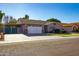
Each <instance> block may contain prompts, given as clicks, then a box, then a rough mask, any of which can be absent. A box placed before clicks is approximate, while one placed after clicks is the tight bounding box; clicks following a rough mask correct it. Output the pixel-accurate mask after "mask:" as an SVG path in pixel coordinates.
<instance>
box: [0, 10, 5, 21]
mask: <svg viewBox="0 0 79 59" xmlns="http://www.w3.org/2000/svg"><path fill="white" fill-rule="evenodd" d="M4 15H5V13H2V11H1V10H0V22H1V21H2V17H3V16H4Z"/></svg>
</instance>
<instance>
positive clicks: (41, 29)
mask: <svg viewBox="0 0 79 59" xmlns="http://www.w3.org/2000/svg"><path fill="white" fill-rule="evenodd" d="M74 26H75V25H74V24H73V25H72V24H71V23H57V22H47V21H42V20H32V19H30V20H27V19H19V20H18V21H17V23H16V24H14V23H13V24H9V23H8V24H5V25H4V26H3V29H4V30H3V32H4V33H6V34H14V33H18V34H19V33H23V34H43V33H54V30H56V29H59V30H64V31H66V32H69V33H71V32H72V31H73V28H74ZM77 27H78V26H77Z"/></svg>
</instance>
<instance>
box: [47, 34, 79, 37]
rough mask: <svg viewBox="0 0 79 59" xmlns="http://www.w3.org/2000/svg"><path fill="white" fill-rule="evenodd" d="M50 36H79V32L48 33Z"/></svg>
mask: <svg viewBox="0 0 79 59" xmlns="http://www.w3.org/2000/svg"><path fill="white" fill-rule="evenodd" d="M48 36H61V37H72V36H79V34H75V33H73V34H48Z"/></svg>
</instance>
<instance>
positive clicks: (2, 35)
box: [0, 32, 4, 41]
mask: <svg viewBox="0 0 79 59" xmlns="http://www.w3.org/2000/svg"><path fill="white" fill-rule="evenodd" d="M0 41H4V33H3V32H1V33H0Z"/></svg>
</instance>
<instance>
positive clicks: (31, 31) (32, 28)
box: [28, 26, 42, 34]
mask: <svg viewBox="0 0 79 59" xmlns="http://www.w3.org/2000/svg"><path fill="white" fill-rule="evenodd" d="M41 33H42V27H36V26H28V34H41Z"/></svg>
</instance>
